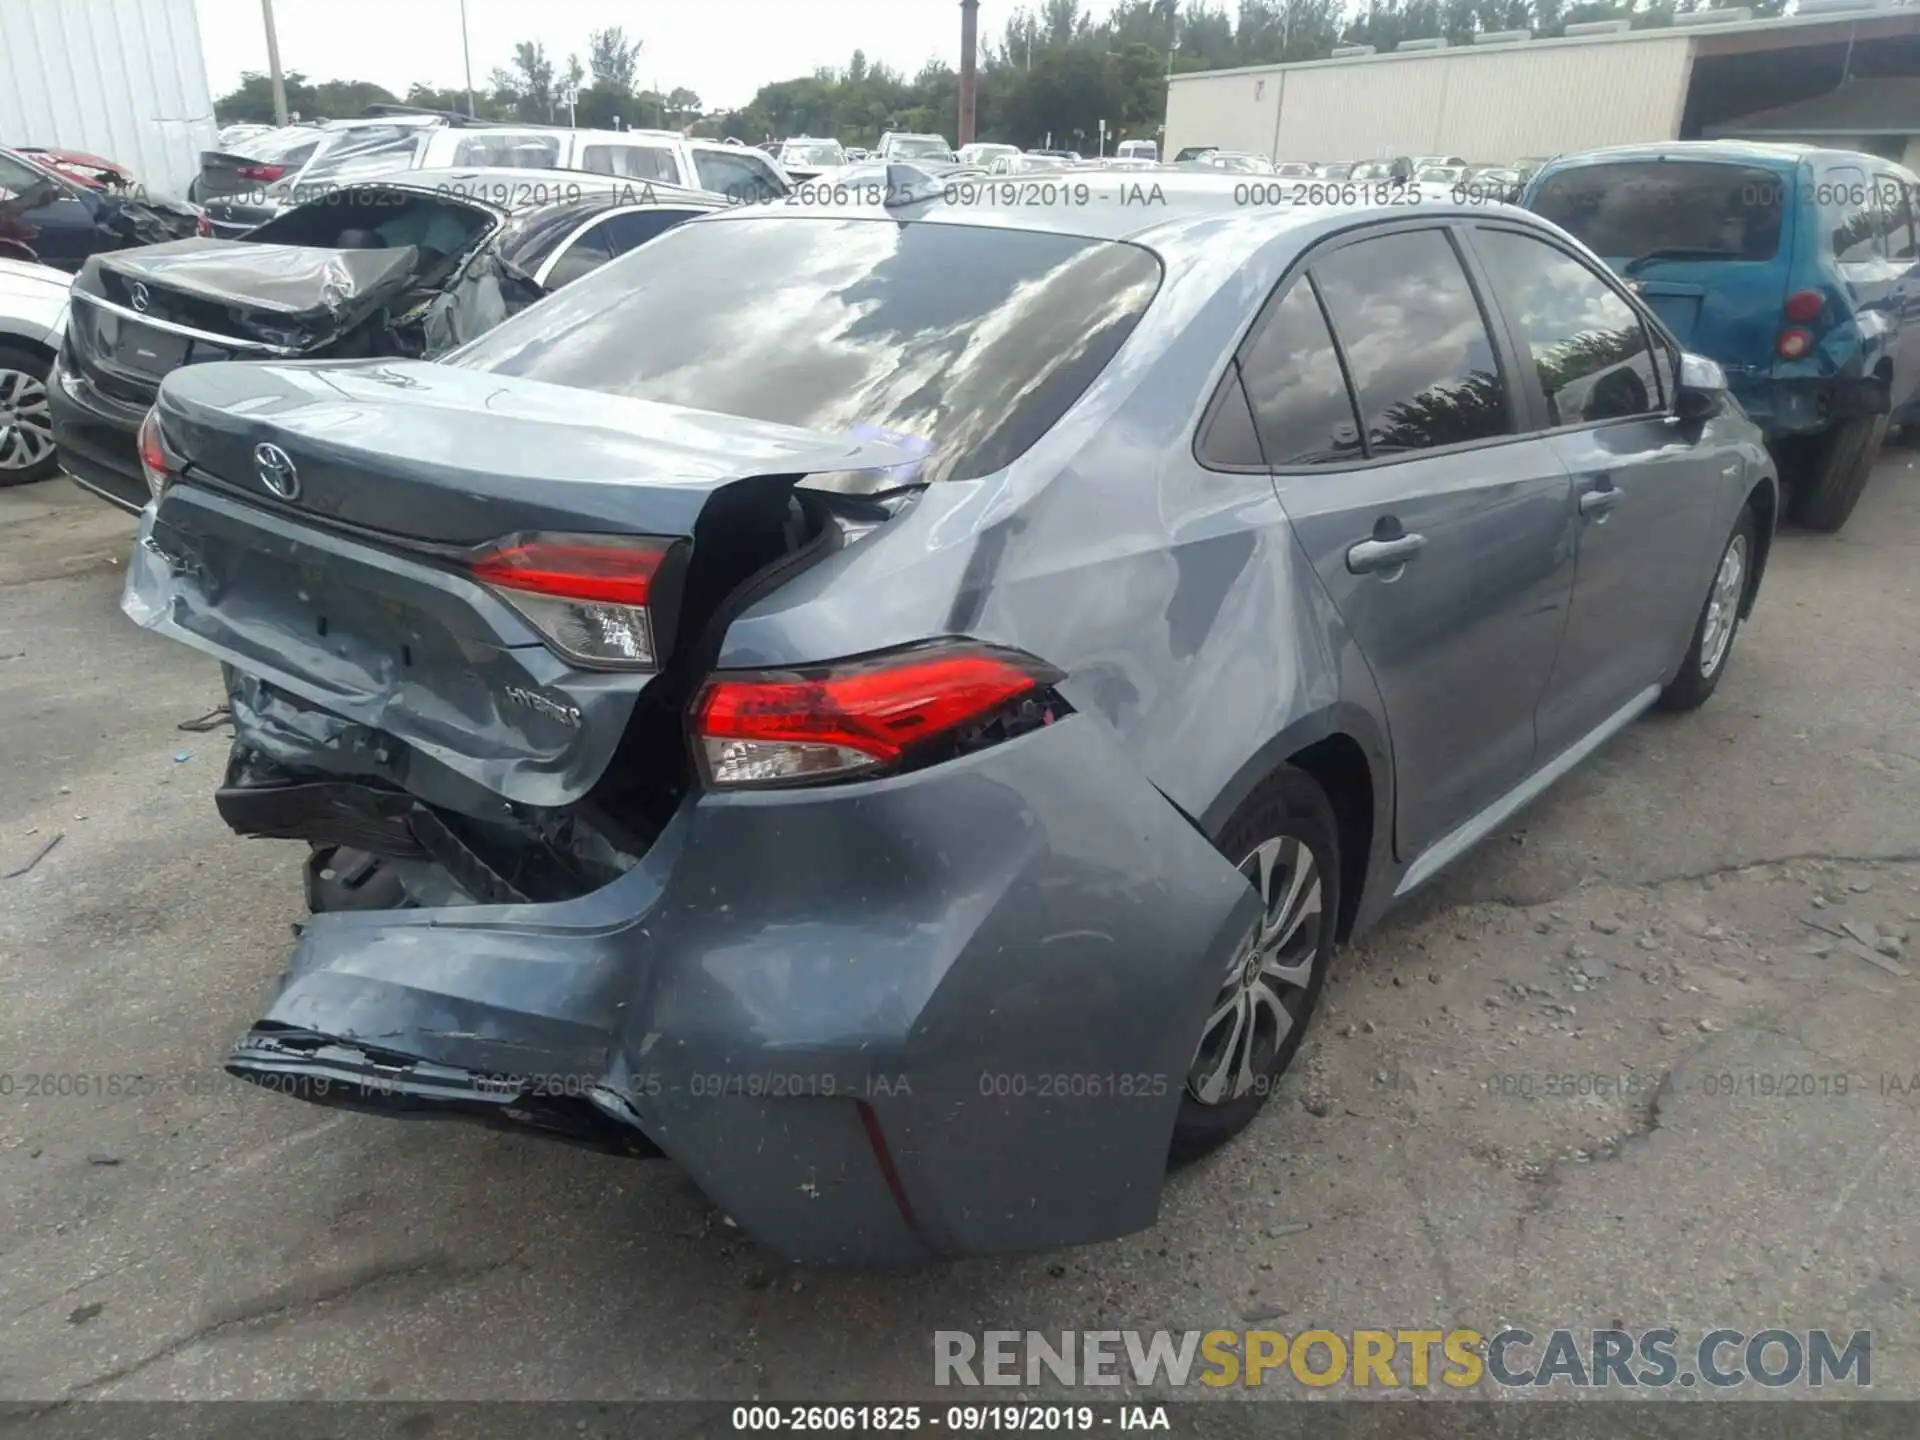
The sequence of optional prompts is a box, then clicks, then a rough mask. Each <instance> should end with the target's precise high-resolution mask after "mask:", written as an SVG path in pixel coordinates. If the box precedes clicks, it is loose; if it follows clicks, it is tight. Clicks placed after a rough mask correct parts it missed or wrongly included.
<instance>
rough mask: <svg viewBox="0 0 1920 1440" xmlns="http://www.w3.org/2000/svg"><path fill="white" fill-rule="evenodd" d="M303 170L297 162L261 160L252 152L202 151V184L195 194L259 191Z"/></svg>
mask: <svg viewBox="0 0 1920 1440" xmlns="http://www.w3.org/2000/svg"><path fill="white" fill-rule="evenodd" d="M299 169H300V165H299V164H298V163H297V162H296V163H293V164H288V163H286V162H283V161H279V160H261V159H258V158H256V157H254V156H251V155H236V154H234V153H232V152H231V151H227V150H202V151H201V152H200V184H199V187H198V189H197V191H196V192H195V193H197V194H198V195H199V196H200V198H201V199H203V200H204V199H210V198H212V197H214V196H218V195H244V194H247V193H249V192H254V193H257V192H258V191H260V190H261V189H262V188H263V187H265V186H267V185H270V184H272V183H273V182H274V181H276V180H278V179H280V178H281V177H282V176H285V175H291V174H294V173H296V172H297V171H298V170H299Z"/></svg>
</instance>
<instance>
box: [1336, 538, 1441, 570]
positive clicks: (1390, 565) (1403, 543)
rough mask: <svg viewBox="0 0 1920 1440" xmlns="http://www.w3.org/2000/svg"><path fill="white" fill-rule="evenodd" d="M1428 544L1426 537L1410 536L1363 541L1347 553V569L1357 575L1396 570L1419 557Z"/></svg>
mask: <svg viewBox="0 0 1920 1440" xmlns="http://www.w3.org/2000/svg"><path fill="white" fill-rule="evenodd" d="M1426 543H1427V537H1426V536H1424V535H1408V534H1400V535H1396V536H1394V537H1392V538H1391V539H1386V540H1362V541H1361V542H1360V543H1359V544H1358V545H1355V546H1354V547H1353V548H1352V549H1350V550H1348V551H1347V569H1348V570H1350V571H1352V572H1353V573H1354V574H1355V575H1371V574H1374V573H1375V572H1377V571H1381V570H1395V569H1398V568H1399V567H1400V566H1402V565H1404V564H1406V563H1407V561H1409V560H1411V559H1413V557H1414V556H1416V555H1418V554H1419V553H1420V551H1421V549H1422V548H1423V547H1424V546H1425V545H1426Z"/></svg>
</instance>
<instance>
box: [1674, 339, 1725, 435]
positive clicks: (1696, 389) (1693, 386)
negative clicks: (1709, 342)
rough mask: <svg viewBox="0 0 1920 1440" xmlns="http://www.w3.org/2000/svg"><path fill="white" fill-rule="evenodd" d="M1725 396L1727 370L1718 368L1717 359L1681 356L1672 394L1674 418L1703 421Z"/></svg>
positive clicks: (1711, 413) (1713, 411)
mask: <svg viewBox="0 0 1920 1440" xmlns="http://www.w3.org/2000/svg"><path fill="white" fill-rule="evenodd" d="M1726 398H1727V372H1726V371H1725V370H1723V369H1721V368H1720V362H1719V361H1717V360H1709V359H1708V358H1707V357H1706V356H1704V355H1694V354H1683V355H1681V357H1680V374H1679V377H1678V383H1676V385H1675V386H1674V397H1673V413H1674V415H1675V416H1676V417H1677V418H1678V419H1681V420H1687V421H1699V420H1705V419H1707V418H1708V417H1709V416H1711V415H1713V414H1715V413H1716V412H1717V411H1718V410H1719V409H1720V407H1721V405H1722V404H1723V403H1725V401H1726Z"/></svg>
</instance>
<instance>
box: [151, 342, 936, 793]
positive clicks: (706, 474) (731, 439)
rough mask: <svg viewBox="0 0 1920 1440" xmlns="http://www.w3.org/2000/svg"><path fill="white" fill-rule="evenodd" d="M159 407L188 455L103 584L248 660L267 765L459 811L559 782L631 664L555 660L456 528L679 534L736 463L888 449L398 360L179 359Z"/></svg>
mask: <svg viewBox="0 0 1920 1440" xmlns="http://www.w3.org/2000/svg"><path fill="white" fill-rule="evenodd" d="M436 372H437V373H436ZM445 377H452V378H451V379H447V378H445ZM548 392H551V393H548ZM375 398H378V399H380V400H382V401H385V402H387V403H385V404H379V405H375V404H369V403H367V402H368V401H370V400H373V399H375ZM222 405H224V406H226V407H228V408H220V407H221V406H222ZM160 412H161V423H162V427H163V429H164V431H165V433H166V435H167V437H168V443H169V444H170V445H171V446H172V447H173V448H174V449H175V450H176V452H178V453H182V454H184V455H187V456H190V457H192V458H191V464H190V465H189V467H188V478H186V479H184V480H181V481H179V482H177V483H175V484H174V485H173V486H172V487H171V488H169V489H168V491H167V492H166V495H165V497H164V498H163V499H162V500H161V501H160V502H159V504H158V505H157V506H150V507H149V508H148V510H147V513H146V514H145V516H144V517H143V520H142V524H141V531H140V541H139V544H138V545H137V546H136V547H135V550H134V554H133V558H132V562H131V564H130V566H129V570H128V576H127V584H126V589H125V594H124V597H123V602H122V608H123V609H125V611H126V613H127V614H128V615H130V616H131V617H132V618H133V619H135V620H136V621H138V622H139V623H140V624H141V625H143V626H145V627H146V628H148V629H151V630H155V631H158V632H159V633H162V634H165V635H167V636H169V637H171V638H173V639H175V640H179V641H181V642H183V643H185V644H188V645H192V646H194V647H195V648H197V649H200V650H202V651H204V652H206V653H207V654H210V655H212V656H214V657H215V658H217V659H219V660H221V661H223V662H224V663H226V664H227V665H229V666H232V667H233V668H234V669H235V670H236V671H239V672H241V674H242V675H243V676H252V677H258V679H260V680H262V681H264V682H265V689H264V690H263V691H261V692H259V693H256V694H249V695H246V696H244V697H240V698H241V701H242V704H243V705H244V706H245V708H246V709H247V710H249V711H250V712H252V713H255V714H258V715H260V716H261V717H263V724H262V726H261V728H262V729H263V730H264V731H265V732H267V734H268V736H269V737H270V743H269V744H267V745H265V746H263V749H265V750H266V751H267V752H268V753H270V754H271V755H272V756H273V757H274V758H275V759H277V760H279V761H280V762H281V763H283V764H286V765H288V766H290V767H293V768H296V769H309V770H319V771H325V772H328V773H333V774H341V775H358V776H373V777H378V778H381V779H383V780H386V781H387V782H388V783H391V784H394V785H397V786H399V787H401V788H404V789H407V790H410V791H412V792H413V793H414V794H415V795H417V796H419V798H421V799H422V800H425V801H427V802H428V803H429V804H437V805H446V806H449V807H451V808H454V809H457V810H461V811H462V812H464V813H466V814H469V815H475V816H478V817H479V818H498V816H499V814H500V808H501V803H502V802H513V803H515V804H519V805H529V806H540V807H556V806H563V805H569V804H572V803H574V802H576V801H578V800H579V799H581V798H582V797H583V796H585V795H586V793H587V792H588V791H589V790H590V789H592V787H593V785H594V784H595V782H596V781H597V780H598V779H599V778H600V776H601V773H602V772H603V771H604V770H605V768H606V766H607V764H608V762H609V760H610V759H611V758H612V756H613V754H614V751H615V749H616V747H617V746H618V745H619V743H620V740H621V737H622V735H623V733H624V732H625V729H626V726H627V722H628V720H629V718H630V717H631V715H632V713H633V709H634V705H635V702H636V700H637V699H638V697H639V696H640V694H641V693H642V691H643V690H644V689H645V688H646V687H647V685H648V684H649V683H651V675H650V674H649V673H646V672H638V671H631V670H627V671H609V670H594V669H585V668H577V667H575V666H573V665H571V664H570V663H569V662H567V661H565V660H563V659H562V658H560V657H559V656H558V655H557V654H555V653H554V652H553V651H552V650H551V649H549V648H548V647H547V646H546V644H545V643H543V641H542V639H541V637H540V635H539V634H538V632H536V631H535V630H534V629H533V628H532V627H531V626H530V625H529V624H528V623H527V622H526V621H524V620H523V619H522V618H521V617H520V615H519V614H518V613H517V612H516V611H515V610H514V609H513V608H512V607H510V606H509V605H507V604H506V603H505V602H504V601H502V600H501V599H499V598H498V597H497V596H496V595H495V594H494V593H493V592H492V591H491V590H489V589H487V588H486V587H485V586H483V585H480V584H478V583H477V582H475V581H473V580H471V579H470V578H468V577H467V576H466V575H464V574H463V573H461V570H460V558H461V552H460V550H459V549H458V548H457V547H458V546H468V545H472V544H475V543H478V542H482V541H493V540H498V539H502V538H504V537H506V536H509V535H512V534H515V533H517V532H521V531H527V530H540V529H556V530H565V531H583V530H584V531H611V532H615V533H628V534H651V535H660V536H667V537H675V538H680V539H689V538H690V537H693V536H694V534H695V531H696V527H697V522H698V521H699V519H700V516H701V513H702V511H703V509H704V508H705V507H706V505H707V504H708V502H709V501H710V500H711V499H712V498H713V497H714V496H715V495H716V494H718V493H719V492H721V491H723V490H725V489H726V488H727V487H728V486H730V485H733V484H735V483H736V482H748V481H757V482H762V483H763V484H764V483H765V482H767V481H768V480H769V479H770V478H771V479H773V480H776V481H777V480H778V479H779V478H780V476H781V475H782V474H785V475H787V477H788V480H789V484H788V486H787V488H788V489H790V488H791V481H794V480H798V479H799V478H800V477H801V475H803V474H806V473H807V472H810V471H813V470H823V469H830V468H836V467H844V466H848V465H852V466H855V467H861V466H872V465H879V466H886V465H890V464H896V463H899V462H901V461H902V460H908V459H910V456H909V455H908V454H907V452H905V451H903V450H901V449H900V448H899V447H897V446H891V445H888V444H885V443H877V442H868V441H857V440H852V439H836V438H835V437H833V436H828V435H819V434H815V433H813V432H810V431H805V430H795V429H791V428H789V427H784V426H767V425H758V424H755V423H754V422H750V421H743V420H734V419H730V418H729V417H726V416H719V415H707V414H703V413H700V412H695V411H687V410H680V409H677V408H675V407H672V406H666V405H646V404H640V403H638V402H630V401H606V400H603V399H600V398H598V397H591V396H583V395H581V394H580V392H577V391H571V390H563V389H560V388H559V387H553V386H544V385H537V384H533V383H532V382H512V381H508V382H501V381H498V380H495V379H492V378H491V377H486V376H480V375H474V374H468V373H464V372H459V371H446V370H440V369H439V367H437V366H432V365H424V364H421V365H415V364H410V363H401V364H395V365H385V364H382V365H377V366H372V367H364V366H338V365H334V366H329V367H326V368H324V369H321V368H301V367H282V366H270V365H215V366H207V367H204V368H201V369H197V370H194V371H181V372H176V373H175V374H174V375H173V376H171V377H170V378H169V379H168V381H167V383H166V385H165V386H164V387H163V389H162V391H161V400H160ZM262 441H271V442H272V443H273V444H275V445H277V446H279V447H281V448H282V449H283V450H284V451H285V452H286V453H287V455H288V456H289V457H290V458H291V460H292V461H293V464H294V467H295V470H294V473H295V474H296V476H297V477H298V481H299V485H298V490H297V497H296V498H295V499H294V500H292V501H287V500H282V499H274V498H272V497H269V496H268V494H267V492H266V489H265V486H264V484H263V482H262V481H261V480H260V479H259V478H258V473H257V469H258V467H257V466H256V464H255V462H254V458H253V448H254V446H255V445H256V444H258V443H260V442H262ZM475 456H477V457H484V459H483V460H480V461H476V460H475V459H471V458H466V457H475ZM480 465H484V466H485V468H479V466H480ZM767 470H771V471H772V472H773V474H772V476H771V477H769V476H768V475H767V474H766V473H764V472H766V471H767ZM248 487H251V488H252V492H253V493H252V494H251V495H250V494H248V493H247V491H248ZM254 496H257V497H258V498H257V499H256V498H254ZM316 522H318V523H316ZM348 525H351V526H352V528H351V529H346V528H344V527H345V526H348ZM726 541H727V537H726V536H725V535H721V536H719V537H717V544H716V546H715V548H716V550H718V551H720V552H722V553H723V554H724V552H725V551H726V550H727V548H728V547H727V543H726ZM700 543H702V542H699V541H696V542H695V543H694V548H695V550H696V551H697V550H698V548H699V544H700ZM435 547H440V548H438V549H436V548H435ZM447 547H456V548H451V549H450V548H447ZM696 560H697V556H696ZM739 578H745V577H744V576H742V577H739ZM667 603H668V602H667V601H666V600H665V599H663V600H662V601H661V602H659V603H657V604H656V607H655V609H656V613H655V619H656V621H658V622H661V623H662V625H663V628H664V625H665V623H666V621H667V620H668V619H670V618H671V617H670V615H669V613H668V611H667V610H665V609H662V608H661V606H663V605H665V604H667ZM696 618H697V617H696ZM665 640H666V637H665V636H664V635H662V641H663V644H664V642H665ZM236 688H237V689H238V687H236ZM309 711H317V712H318V713H308V712H309ZM475 787H478V791H477V792H476V789H475Z"/></svg>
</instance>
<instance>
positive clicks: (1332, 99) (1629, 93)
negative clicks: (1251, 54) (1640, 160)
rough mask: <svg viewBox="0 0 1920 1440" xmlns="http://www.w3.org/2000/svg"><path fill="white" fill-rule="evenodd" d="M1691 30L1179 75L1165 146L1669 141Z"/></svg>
mask: <svg viewBox="0 0 1920 1440" xmlns="http://www.w3.org/2000/svg"><path fill="white" fill-rule="evenodd" d="M1691 54H1692V41H1691V37H1690V36H1687V35H1678V34H1663V35H1659V36H1657V37H1650V38H1648V39H1644V40H1643V39H1640V38H1639V37H1638V36H1635V37H1634V38H1633V39H1631V40H1628V41H1613V42H1608V43H1594V42H1587V41H1573V42H1552V41H1548V42H1541V41H1530V42H1527V43H1525V44H1520V45H1500V46H1484V47H1466V46H1463V47H1461V48H1459V49H1454V50H1442V51H1435V52H1427V53H1414V54H1408V55H1400V56H1386V57H1378V56H1375V57H1368V58H1365V59H1355V60H1347V61H1331V62H1316V63H1313V64H1309V65H1294V66H1288V67H1285V68H1281V67H1269V68H1267V69H1264V70H1259V71H1254V70H1247V71H1229V72H1222V73H1220V74H1216V75H1200V76H1194V77H1192V78H1182V79H1178V80H1176V82H1175V84H1174V86H1173V90H1172V98H1171V101H1170V103H1169V107H1168V108H1169V114H1168V117H1167V134H1168V144H1169V146H1170V147H1171V148H1172V149H1175V150H1177V149H1178V148H1179V147H1180V146H1182V145H1196V144H1214V145H1221V146H1226V147H1229V148H1234V149H1248V150H1255V151H1258V152H1259V153H1261V154H1263V155H1269V156H1272V157H1273V158H1274V159H1277V160H1362V159H1371V158H1375V157H1384V156H1391V155H1420V154H1441V155H1460V156H1462V157H1464V158H1465V159H1467V160H1470V161H1489V162H1492V161H1502V160H1515V159H1518V158H1520V157H1522V156H1528V155H1551V154H1553V153H1555V152H1556V151H1561V150H1575V149H1584V148H1586V147H1588V146H1593V145H1620V144H1627V143H1630V142H1633V141H1639V140H1668V139H1672V138H1673V137H1674V135H1675V134H1676V133H1678V127H1679V123H1680V111H1681V105H1682V102H1683V101H1684V99H1685V96H1686V87H1687V79H1688V74H1689V70H1690V57H1691Z"/></svg>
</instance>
